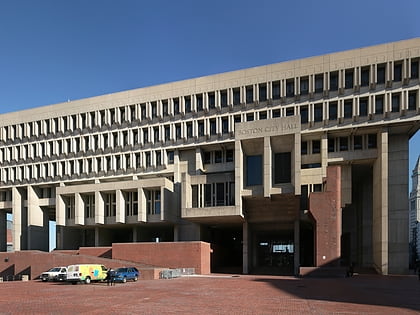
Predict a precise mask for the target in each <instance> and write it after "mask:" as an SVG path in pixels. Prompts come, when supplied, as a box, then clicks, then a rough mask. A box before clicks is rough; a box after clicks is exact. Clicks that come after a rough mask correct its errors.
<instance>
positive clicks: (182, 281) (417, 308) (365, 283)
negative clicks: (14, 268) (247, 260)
mask: <svg viewBox="0 0 420 315" xmlns="http://www.w3.org/2000/svg"><path fill="white" fill-rule="evenodd" d="M0 314H393V315H394V314H420V281H418V280H417V278H416V277H415V276H377V275H359V276H355V277H353V278H332V279H325V278H319V279H316V278H300V279H297V278H293V277H280V276H245V275H240V276H231V275H211V276H207V277H206V276H192V277H182V278H177V279H171V280H142V281H138V282H129V283H126V284H122V283H121V284H116V286H113V287H110V286H107V285H106V283H95V284H91V285H82V284H79V285H70V284H62V283H50V282H48V283H43V282H40V281H37V280H34V281H28V282H3V283H0Z"/></svg>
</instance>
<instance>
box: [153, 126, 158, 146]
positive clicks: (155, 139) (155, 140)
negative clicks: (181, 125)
mask: <svg viewBox="0 0 420 315" xmlns="http://www.w3.org/2000/svg"><path fill="white" fill-rule="evenodd" d="M153 142H154V143H157V142H159V127H154V128H153Z"/></svg>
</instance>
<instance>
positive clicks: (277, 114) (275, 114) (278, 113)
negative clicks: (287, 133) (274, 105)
mask: <svg viewBox="0 0 420 315" xmlns="http://www.w3.org/2000/svg"><path fill="white" fill-rule="evenodd" d="M278 117H280V109H273V118H278Z"/></svg>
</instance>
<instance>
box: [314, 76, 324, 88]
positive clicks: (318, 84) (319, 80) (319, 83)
mask: <svg viewBox="0 0 420 315" xmlns="http://www.w3.org/2000/svg"><path fill="white" fill-rule="evenodd" d="M323 90H324V76H323V75H322V74H317V75H316V76H315V93H322V91H323Z"/></svg>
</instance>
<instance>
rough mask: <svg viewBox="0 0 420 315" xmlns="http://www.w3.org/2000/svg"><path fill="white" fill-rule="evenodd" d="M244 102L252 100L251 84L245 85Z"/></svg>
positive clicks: (249, 102) (248, 102) (251, 101)
mask: <svg viewBox="0 0 420 315" xmlns="http://www.w3.org/2000/svg"><path fill="white" fill-rule="evenodd" d="M245 94H246V103H247V104H251V103H253V102H254V89H253V87H252V86H247V87H246V89H245Z"/></svg>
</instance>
